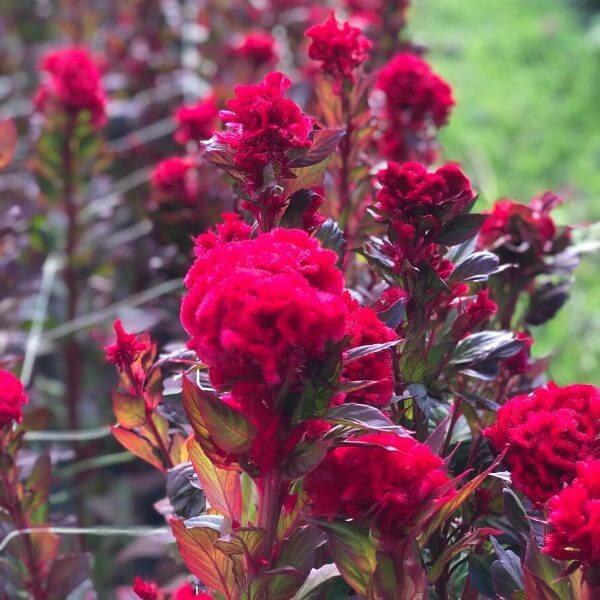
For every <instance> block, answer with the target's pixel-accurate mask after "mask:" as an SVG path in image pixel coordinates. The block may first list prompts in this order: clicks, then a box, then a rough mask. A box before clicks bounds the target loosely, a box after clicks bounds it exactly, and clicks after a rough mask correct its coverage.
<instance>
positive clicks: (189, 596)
mask: <svg viewBox="0 0 600 600" xmlns="http://www.w3.org/2000/svg"><path fill="white" fill-rule="evenodd" d="M173 600H212V596H211V595H210V594H208V593H207V592H198V593H196V591H195V590H194V588H193V587H192V586H191V585H190V584H189V583H185V584H184V585H182V586H181V587H179V588H177V589H176V590H175V591H174V592H173Z"/></svg>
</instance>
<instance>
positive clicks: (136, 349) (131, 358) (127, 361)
mask: <svg viewBox="0 0 600 600" xmlns="http://www.w3.org/2000/svg"><path fill="white" fill-rule="evenodd" d="M114 328H115V333H116V334H117V339H116V342H115V343H114V344H113V345H112V346H106V348H105V349H104V351H105V353H106V360H107V361H108V362H111V363H112V364H113V365H115V367H117V369H119V371H122V370H123V369H124V368H126V367H127V366H129V365H131V363H133V362H135V361H136V360H138V359H139V358H140V356H142V354H144V353H146V352H148V351H149V350H150V349H151V348H152V342H151V341H150V336H149V335H148V334H147V333H142V334H136V333H127V332H126V331H125V328H124V327H123V323H122V321H121V319H117V320H116V321H115V323H114Z"/></svg>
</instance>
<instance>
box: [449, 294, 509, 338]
mask: <svg viewBox="0 0 600 600" xmlns="http://www.w3.org/2000/svg"><path fill="white" fill-rule="evenodd" d="M497 310H498V305H497V304H496V303H495V302H494V301H493V300H491V299H490V293H489V290H481V291H480V292H479V293H478V294H477V296H476V297H475V299H474V300H471V301H469V302H467V303H466V304H465V305H464V307H461V306H459V315H458V317H457V318H456V320H455V321H454V323H453V324H452V336H453V337H454V339H455V340H458V339H460V338H461V337H464V336H465V335H467V334H469V333H471V332H472V331H473V330H474V329H475V328H476V327H479V326H480V325H483V323H485V322H486V321H488V320H489V319H490V318H491V317H492V316H494V315H495V314H496V311H497Z"/></svg>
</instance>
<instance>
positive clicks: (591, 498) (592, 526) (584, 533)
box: [543, 460, 600, 565]
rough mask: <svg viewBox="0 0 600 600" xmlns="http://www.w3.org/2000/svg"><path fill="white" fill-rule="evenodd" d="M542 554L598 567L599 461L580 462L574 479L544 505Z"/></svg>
mask: <svg viewBox="0 0 600 600" xmlns="http://www.w3.org/2000/svg"><path fill="white" fill-rule="evenodd" d="M547 510H548V532H547V535H546V541H545V545H544V549H543V551H544V552H545V553H546V554H549V555H550V556H552V557H554V558H556V559H558V560H577V561H580V562H582V563H584V564H586V565H600V460H590V461H587V462H580V463H578V465H577V477H576V478H575V480H574V481H573V483H571V485H569V486H568V487H566V488H564V489H563V490H561V491H560V492H559V493H558V494H557V495H556V496H553V497H552V498H550V501H549V502H548V507H547Z"/></svg>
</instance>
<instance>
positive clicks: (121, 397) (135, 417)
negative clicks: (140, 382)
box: [112, 390, 146, 429]
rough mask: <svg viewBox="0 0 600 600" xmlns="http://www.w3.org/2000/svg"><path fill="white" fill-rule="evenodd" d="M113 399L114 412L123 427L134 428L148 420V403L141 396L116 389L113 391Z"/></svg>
mask: <svg viewBox="0 0 600 600" xmlns="http://www.w3.org/2000/svg"><path fill="white" fill-rule="evenodd" d="M112 401H113V412H114V413H115V417H116V419H117V422H118V423H119V425H120V426H121V427H125V429H134V428H135V427H140V426H141V425H143V424H144V423H145V422H146V403H145V402H144V399H143V398H142V397H141V396H130V395H129V394H126V393H124V392H121V391H119V390H116V391H114V392H113V397H112Z"/></svg>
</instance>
